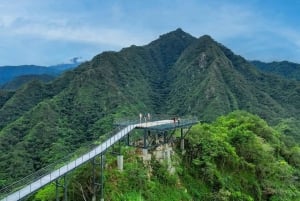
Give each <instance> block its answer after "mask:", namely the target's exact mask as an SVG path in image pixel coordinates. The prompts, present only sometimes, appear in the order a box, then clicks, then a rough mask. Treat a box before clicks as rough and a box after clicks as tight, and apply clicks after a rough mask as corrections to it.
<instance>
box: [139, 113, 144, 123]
mask: <svg viewBox="0 0 300 201" xmlns="http://www.w3.org/2000/svg"><path fill="white" fill-rule="evenodd" d="M142 118H143V115H142V113H140V124H142Z"/></svg>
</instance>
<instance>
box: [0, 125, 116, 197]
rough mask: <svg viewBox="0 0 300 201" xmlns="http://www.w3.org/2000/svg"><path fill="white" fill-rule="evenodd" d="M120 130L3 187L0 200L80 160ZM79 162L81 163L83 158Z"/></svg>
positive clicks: (107, 134)
mask: <svg viewBox="0 0 300 201" xmlns="http://www.w3.org/2000/svg"><path fill="white" fill-rule="evenodd" d="M120 129H121V127H118V128H116V129H114V130H112V131H110V132H108V133H106V134H104V135H103V136H101V137H100V138H99V140H97V141H95V142H93V143H92V144H89V145H87V146H85V148H81V149H79V150H78V151H76V152H75V153H74V152H73V153H70V154H68V155H67V156H65V157H63V158H61V159H59V160H58V161H56V162H55V163H52V164H49V165H47V166H45V167H43V168H41V169H39V170H38V171H36V172H34V173H32V174H30V175H28V176H26V177H24V178H22V179H20V180H18V181H16V182H14V183H12V184H10V185H8V186H5V187H4V188H2V189H0V200H1V199H3V198H5V197H6V196H7V195H9V194H10V193H12V192H15V191H18V190H19V189H21V188H23V187H24V186H27V185H29V184H31V183H32V181H34V180H39V179H41V178H43V177H44V176H46V175H49V174H50V175H51V173H52V171H54V170H57V169H59V168H61V167H63V166H64V165H67V164H68V163H69V162H70V161H72V160H74V159H76V158H77V159H78V158H80V157H79V156H80V155H81V157H83V156H84V153H87V152H88V150H93V149H95V148H96V147H97V146H99V144H101V143H103V142H105V141H106V140H108V139H110V138H111V137H112V136H114V135H115V134H116V133H117V132H118V131H120ZM77 159H76V161H77ZM76 161H75V162H76ZM81 161H83V158H82V160H81ZM60 176H61V175H60Z"/></svg>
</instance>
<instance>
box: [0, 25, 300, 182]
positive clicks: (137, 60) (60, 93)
mask: <svg viewBox="0 0 300 201" xmlns="http://www.w3.org/2000/svg"><path fill="white" fill-rule="evenodd" d="M0 100H1V108H0V153H1V155H0V178H1V180H0V188H1V186H4V185H6V184H8V183H11V182H13V181H14V180H16V179H18V178H21V177H23V176H26V175H27V174H30V173H31V172H33V171H36V170H38V169H40V168H41V167H43V166H45V165H47V164H49V163H51V162H55V161H56V160H57V159H59V158H61V157H62V156H65V155H66V154H68V153H72V152H73V151H74V150H76V149H78V148H80V147H83V146H85V145H87V144H89V143H90V142H91V141H93V140H95V139H99V137H100V136H102V135H103V134H105V133H106V132H108V131H110V130H111V129H112V127H113V123H114V121H115V119H117V118H120V117H127V118H128V117H135V118H138V117H137V114H139V113H140V112H143V113H148V112H149V113H162V114H170V115H180V116H181V115H187V114H192V115H195V116H197V117H198V118H199V119H200V120H204V121H213V120H215V119H216V118H217V117H218V116H220V115H224V114H227V113H229V112H231V111H233V110H246V111H248V112H251V113H253V114H256V115H258V116H260V117H262V118H263V119H265V120H266V121H267V122H268V123H270V124H271V125H274V126H278V132H279V131H280V132H281V133H283V134H287V135H289V137H291V139H293V137H294V138H295V139H298V140H300V135H299V132H298V131H299V127H297V126H295V125H297V124H298V123H299V122H300V121H299V119H300V82H299V81H296V80H287V79H282V78H280V77H278V76H273V75H270V74H265V73H262V72H260V71H258V70H257V69H256V68H255V67H254V66H253V64H251V63H249V62H248V61H247V60H245V59H244V58H242V57H241V56H238V55H235V54H234V53H233V52H232V51H230V50H229V49H228V48H226V47H224V46H223V45H222V44H220V43H218V42H216V41H214V40H213V39H212V38H211V37H210V36H207V35H205V36H202V37H200V38H195V37H193V36H191V35H190V34H187V33H185V32H184V31H183V30H181V29H177V30H175V31H172V32H170V33H167V34H164V35H162V36H160V37H159V38H158V39H157V40H155V41H153V42H151V43H149V44H148V45H145V46H131V47H128V48H124V49H122V50H121V51H119V52H112V51H111V52H103V53H101V54H99V55H97V56H95V57H94V58H93V59H92V60H91V61H88V62H85V63H82V64H81V65H80V66H78V67H77V68H75V69H73V70H70V71H67V72H65V73H64V74H62V75H61V76H59V77H58V78H56V79H55V80H54V81H52V82H50V83H42V82H40V81H38V80H35V81H33V82H29V83H27V84H25V85H22V86H21V87H20V88H18V89H17V90H16V91H15V92H12V93H8V92H2V93H0ZM297 129H298V130H297ZM290 141H292V140H290Z"/></svg>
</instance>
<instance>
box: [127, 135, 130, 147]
mask: <svg viewBox="0 0 300 201" xmlns="http://www.w3.org/2000/svg"><path fill="white" fill-rule="evenodd" d="M127 146H130V138H129V133H128V134H127Z"/></svg>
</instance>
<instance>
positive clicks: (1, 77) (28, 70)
mask: <svg viewBox="0 0 300 201" xmlns="http://www.w3.org/2000/svg"><path fill="white" fill-rule="evenodd" d="M81 63H82V61H81V60H80V58H79V57H75V58H73V59H71V60H70V63H65V64H57V65H53V66H36V65H21V66H0V85H3V84H5V83H7V82H9V81H11V80H13V79H14V78H16V77H18V76H22V75H50V76H58V75H60V74H61V73H62V72H64V71H66V70H68V69H73V68H75V67H77V66H78V65H79V64H81Z"/></svg>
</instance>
